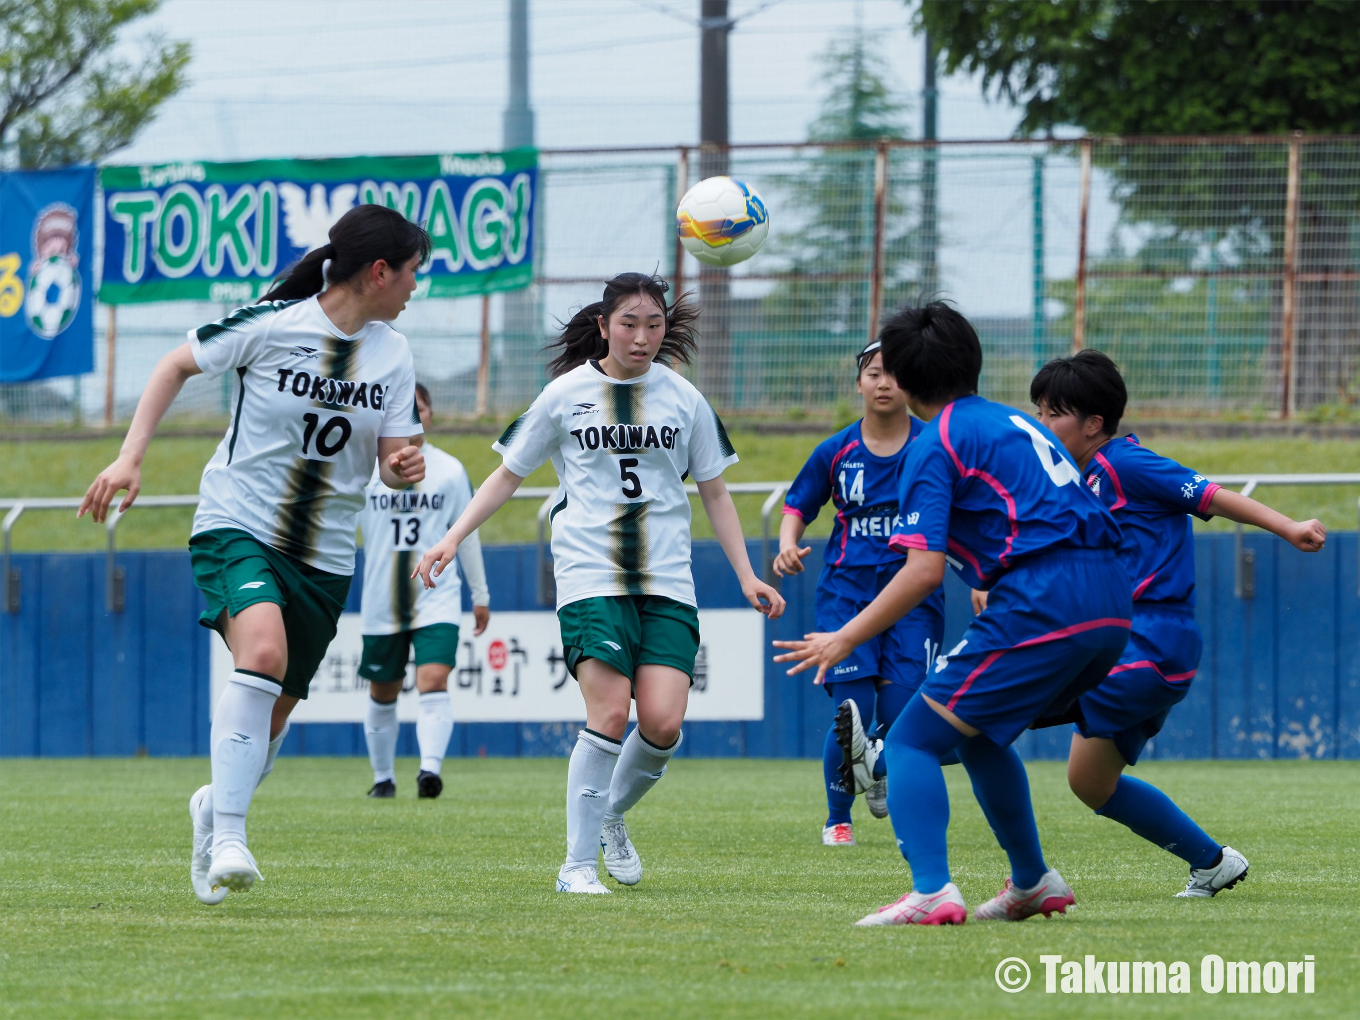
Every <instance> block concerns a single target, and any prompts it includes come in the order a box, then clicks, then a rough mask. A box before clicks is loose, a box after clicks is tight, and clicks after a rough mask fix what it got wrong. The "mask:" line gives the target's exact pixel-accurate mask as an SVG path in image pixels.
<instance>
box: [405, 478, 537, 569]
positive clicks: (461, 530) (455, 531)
mask: <svg viewBox="0 0 1360 1020" xmlns="http://www.w3.org/2000/svg"><path fill="white" fill-rule="evenodd" d="M523 481H524V477H523V476H522V475H517V474H515V473H514V472H513V471H511V470H510V469H509V468H507V467H506V466H505V465H504V464H502V465H501V466H500V467H498V468H496V470H495V471H493V472H491V474H490V475H488V476H487V479H486V481H485V482H483V483H482V487H481V488H480V489H478V490H477V491H476V492H475V493H473V496H472V501H471V502H470V503H468V505H467V507H466V508H465V509H464V510H463V512H462V513H461V514H460V515H459V516H458V520H456V521H454V522H453V527H451V528H450V529H449V530H448V533H447V534H446V535H445V536H444V537H443V538H441V539H440V540H439V541H438V542H436V543H435V544H434V545H432V546H431V547H430V548H429V549H428V550H427V551H426V553H425V555H424V556H422V557H421V558H420V562H419V563H418V564H416V569H415V570H413V571H412V572H411V576H412V577H416V576H419V577H420V580H421V581H422V582H423V583H424V585H425V587H426V588H433V587H434V579H435V578H436V577H438V576H439V575H440V574H442V573H443V572H444V570H445V568H447V567H448V565H449V564H450V563H452V562H453V558H454V557H455V556H457V555H458V546H459V545H461V544H462V542H463V539H465V538H467V537H468V535H470V534H472V532H474V531H476V530H477V529H478V528H480V527H481V526H482V525H483V524H485V523H486V521H487V519H488V518H489V517H490V516H491V515H492V514H494V513H495V512H496V511H497V510H499V509H500V508H501V507H503V506H505V504H506V503H507V502H508V501H509V499H510V497H511V496H513V495H514V494H515V490H516V489H518V488H519V486H520V483H521V482H523Z"/></svg>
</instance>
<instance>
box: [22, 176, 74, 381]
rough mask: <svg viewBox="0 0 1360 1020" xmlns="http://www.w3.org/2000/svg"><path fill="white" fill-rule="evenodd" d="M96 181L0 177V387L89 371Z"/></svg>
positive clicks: (68, 178) (61, 177) (67, 177)
mask: <svg viewBox="0 0 1360 1020" xmlns="http://www.w3.org/2000/svg"><path fill="white" fill-rule="evenodd" d="M94 178H95V170H94V167H89V166H87V167H73V168H71V169H67V170H22V171H16V172H13V173H4V174H0V382H21V381H23V380H26V379H47V378H50V377H52V376H58V375H80V374H82V373H84V372H91V371H93V370H94V304H95V279H94V272H95V267H94Z"/></svg>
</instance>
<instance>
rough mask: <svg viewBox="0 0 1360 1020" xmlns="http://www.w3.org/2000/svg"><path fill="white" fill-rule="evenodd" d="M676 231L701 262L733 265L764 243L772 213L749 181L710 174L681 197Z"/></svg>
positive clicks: (748, 256) (747, 257) (753, 252)
mask: <svg viewBox="0 0 1360 1020" xmlns="http://www.w3.org/2000/svg"><path fill="white" fill-rule="evenodd" d="M675 231H676V233H677V234H679V235H680V243H681V244H683V245H684V246H685V251H687V252H689V253H690V254H691V255H693V256H694V257H695V258H696V259H698V260H699V261H700V262H703V263H705V264H707V265H710V266H734V265H736V264H737V263H738V262H745V261H746V260H747V259H749V258H750V257H751V256H752V255H754V254H755V253H756V252H757V251H759V250H760V246H761V245H762V244H764V243H765V235H766V234H768V233H769V231H770V214H769V212H767V211H766V209H765V203H764V202H763V201H761V198H760V196H759V195H757V194H756V191H755V189H754V188H752V187H751V186H750V185H749V184H745V183H743V182H742V181H738V180H734V179H733V178H731V177H709V178H707V179H705V180H702V181H700V182H699V183H698V184H696V185H694V187H692V188H690V189H689V191H687V192H685V197H684V198H682V199H680V208H679V209H677V210H676V211H675Z"/></svg>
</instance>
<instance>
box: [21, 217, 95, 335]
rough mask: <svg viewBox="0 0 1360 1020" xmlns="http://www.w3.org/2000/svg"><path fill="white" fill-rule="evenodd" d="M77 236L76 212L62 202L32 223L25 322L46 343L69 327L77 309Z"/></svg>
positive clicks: (78, 261)
mask: <svg viewBox="0 0 1360 1020" xmlns="http://www.w3.org/2000/svg"><path fill="white" fill-rule="evenodd" d="M79 236H80V235H79V233H78V231H77V229H76V211H75V209H73V208H71V206H69V205H67V204H66V203H65V202H54V203H53V204H52V205H49V206H47V208H45V209H43V210H42V212H40V213H38V216H37V219H35V220H34V221H33V261H32V262H30V263H29V265H28V293H27V296H26V297H25V298H24V319H25V320H26V321H27V323H28V328H29V329H31V330H32V331H33V332H34V333H36V334H38V336H40V337H43V338H44V339H47V340H52V339H55V338H56V337H57V336H58V335H59V334H60V333H61V332H62V331H63V330H65V329H66V328H67V327H68V326H70V325H71V323H72V322H74V321H75V318H76V310H77V309H78V308H80V291H81V287H80V273H79V272H78V271H77V268H76V267H77V266H78V265H79V263H80V256H79V255H78V254H77V253H76V244H77V242H78V240H79Z"/></svg>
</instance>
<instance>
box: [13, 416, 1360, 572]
mask: <svg viewBox="0 0 1360 1020" xmlns="http://www.w3.org/2000/svg"><path fill="white" fill-rule="evenodd" d="M492 438H493V437H491V436H486V435H468V436H448V435H437V436H435V437H434V438H433V442H434V443H435V445H437V446H439V447H441V448H442V449H445V450H448V451H449V452H450V453H452V454H454V455H455V456H457V457H458V458H459V459H461V460H462V461H463V463H464V464H465V465H466V466H467V469H468V473H469V474H470V475H471V476H472V479H473V483H474V484H480V482H481V480H482V479H483V478H485V477H486V476H487V475H488V474H490V473H491V471H492V470H493V469H494V468H496V467H497V466H498V465H499V463H500V458H499V456H497V455H496V454H495V453H494V452H493V451H492V449H491V440H492ZM821 438H822V436H821V435H820V434H818V433H808V434H794V435H787V434H771V433H762V432H734V433H733V435H732V440H733V443H734V445H735V446H736V447H737V452H738V453H739V454H740V455H741V462H740V463H739V464H737V465H735V466H734V467H732V468H730V469H729V470H728V471H727V472H726V473H725V475H724V477H725V478H726V479H727V480H728V481H729V482H739V481H779V480H789V479H792V478H793V476H794V475H795V474H797V473H798V469H799V468H800V467H802V465H803V461H804V460H806V459H807V456H808V454H810V453H811V452H812V448H813V447H814V446H816V445H817V442H818V441H819V440H820V439H821ZM121 444H122V437H121V435H119V436H117V437H110V438H108V439H97V440H59V441H51V440H48V441H43V440H30V441H24V442H0V464H2V465H4V467H5V470H4V472H3V473H0V497H18V496H80V495H83V494H84V492H85V489H86V487H87V486H88V485H89V484H90V482H91V481H92V480H93V479H94V476H95V475H96V474H98V473H99V471H100V470H101V469H102V468H103V467H105V466H106V465H107V464H108V463H109V462H110V461H111V460H113V458H114V457H116V456H117V454H118V448H119V446H120V445H121ZM1149 445H1152V446H1153V448H1154V449H1156V450H1158V451H1159V452H1161V453H1165V454H1166V455H1167V456H1169V457H1173V458H1175V459H1177V460H1179V461H1181V462H1182V463H1185V464H1188V465H1190V466H1193V467H1195V468H1197V469H1198V470H1200V471H1203V472H1205V473H1206V474H1209V475H1211V476H1212V475H1213V474H1214V473H1215V472H1217V473H1220V474H1243V473H1246V472H1252V471H1256V472H1272V473H1287V472H1322V471H1351V472H1360V442H1345V441H1327V442H1313V441H1311V440H1307V439H1233V440H1184V439H1176V440H1171V439H1167V440H1159V441H1158V442H1156V443H1153V444H1149ZM216 446H217V441H216V440H215V439H203V438H184V437H174V436H165V437H161V438H158V439H155V440H154V441H153V442H152V444H151V449H150V451H149V452H148V454H147V459H146V464H145V466H144V468H143V475H142V478H143V491H144V492H146V493H148V494H150V493H156V494H179V493H192V492H197V491H198V480H199V476H200V475H201V474H202V472H203V465H204V464H206V463H207V462H208V458H209V457H211V456H212V452H213V450H214V449H215V448H216ZM526 484H529V485H553V484H556V479H555V477H554V475H553V471H552V468H551V466H544V467H543V468H540V469H539V470H538V471H537V472H535V473H534V474H533V475H531V476H530V478H529V479H528V481H527V483H526ZM1257 495H1258V497H1260V498H1261V499H1264V500H1266V501H1267V502H1269V503H1270V504H1271V505H1272V506H1275V507H1277V508H1278V509H1279V510H1281V511H1282V512H1284V513H1287V514H1289V515H1290V516H1292V517H1296V518H1309V517H1319V518H1321V520H1322V521H1323V522H1324V523H1325V524H1326V525H1327V526H1328V527H1329V528H1345V529H1350V530H1353V529H1354V528H1355V527H1356V498H1357V495H1360V490H1357V489H1356V488H1355V487H1354V486H1351V487H1344V486H1335V487H1325V488H1312V489H1309V488H1293V489H1287V488H1278V489H1276V488H1271V489H1261V490H1259V491H1258V493H1257ZM764 499H765V497H764V496H760V495H757V496H739V497H737V509H738V510H739V511H740V512H741V516H742V522H743V526H744V527H745V529H746V534H747V535H748V536H752V537H754V536H757V535H759V534H760V506H761V503H763V502H764ZM537 509H538V505H537V501H523V502H515V503H512V504H510V506H508V507H506V509H504V510H503V511H501V512H500V513H498V514H497V515H496V516H495V517H493V518H492V519H491V520H490V521H488V522H487V523H486V525H484V526H483V528H482V541H483V542H488V543H500V542H532V541H534V540H535V538H536V536H537V528H536V525H535V522H534V515H535V513H536V512H537ZM192 516H193V514H192V512H191V511H189V510H184V509H142V510H138V511H137V512H136V513H133V514H132V515H130V516H129V517H128V519H127V520H126V521H124V522H123V523H121V524H120V525H119V527H118V544H119V546H120V547H121V548H124V549H178V548H183V547H184V545H185V543H186V541H187V538H188V534H189V522H190V520H191V519H192ZM775 527H776V528H777V527H778V522H777V521H776V523H775ZM1196 527H1197V528H1201V529H1207V530H1224V529H1229V528H1231V527H1232V525H1230V524H1228V523H1226V522H1223V521H1214V522H1211V523H1210V524H1207V525H1204V524H1200V523H1196ZM829 532H830V515H828V514H823V515H822V517H820V518H819V519H818V520H817V521H815V522H814V523H813V525H812V527H811V528H809V531H808V533H809V535H814V536H815V535H825V534H828V533H829ZM694 535H695V537H696V538H709V537H711V536H712V529H711V528H709V526H708V519H707V518H706V517H705V516H704V513H703V510H702V509H701V508H699V507H698V506H697V501H696V508H695V517H694ZM104 542H105V535H104V530H103V529H102V528H100V527H97V526H95V525H93V524H92V523H91V522H90V521H88V520H87V521H76V520H75V519H74V515H72V514H68V513H66V512H64V511H44V512H41V513H39V512H34V513H30V514H27V515H25V517H24V518H23V519H21V520H20V522H19V524H18V525H17V526H16V527H15V530H14V548H15V549H19V550H33V549H61V550H79V549H98V548H102V547H103V544H104Z"/></svg>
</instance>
